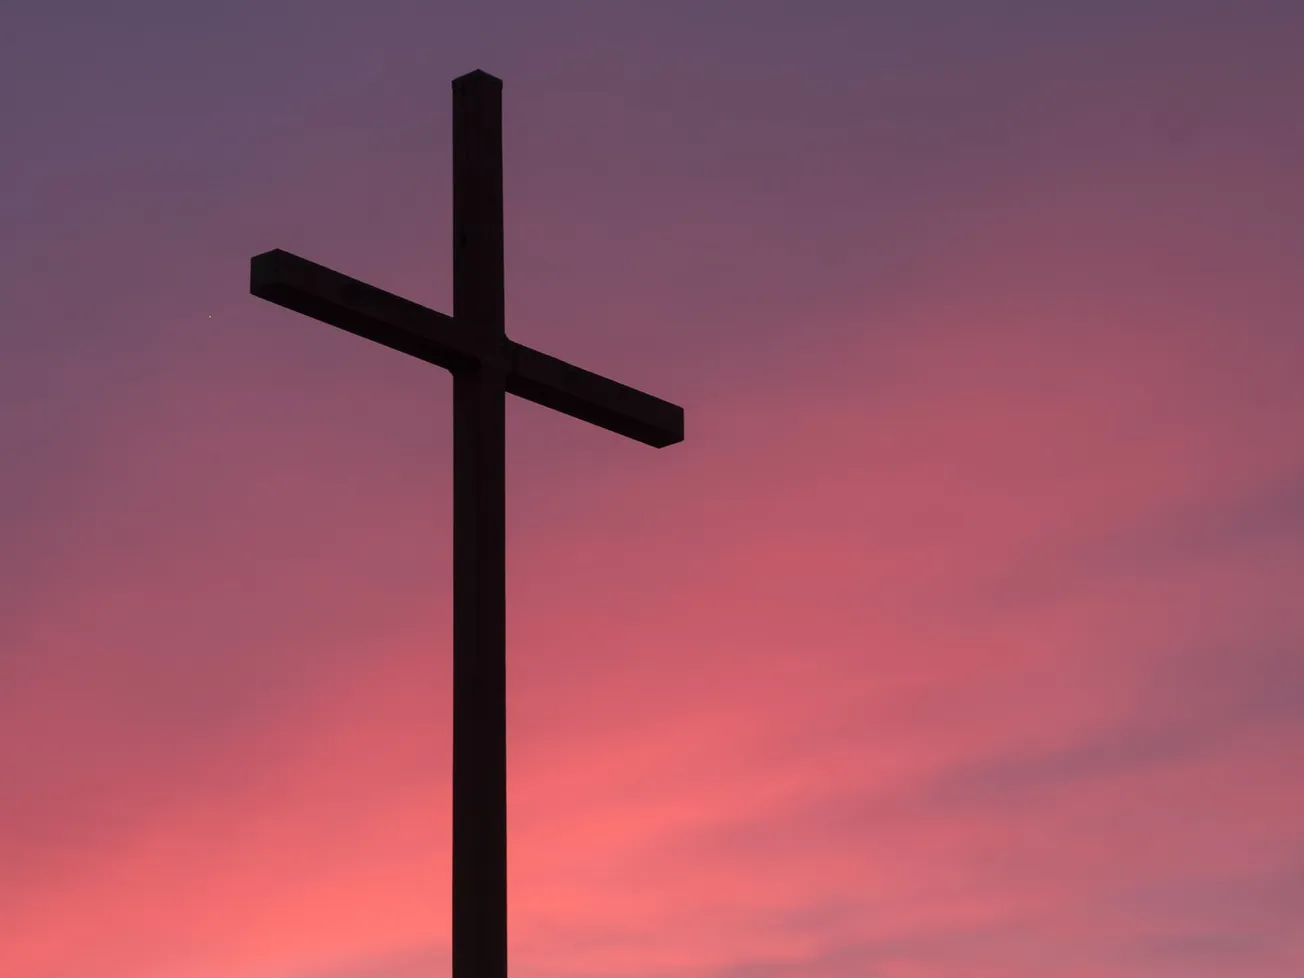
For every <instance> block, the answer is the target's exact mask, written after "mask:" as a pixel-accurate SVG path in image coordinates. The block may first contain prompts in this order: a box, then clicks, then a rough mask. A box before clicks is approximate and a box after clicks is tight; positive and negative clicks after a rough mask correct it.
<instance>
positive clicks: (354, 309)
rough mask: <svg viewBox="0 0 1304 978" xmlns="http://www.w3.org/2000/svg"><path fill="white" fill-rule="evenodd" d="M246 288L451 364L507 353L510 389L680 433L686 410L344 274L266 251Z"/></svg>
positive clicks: (658, 441) (595, 416) (640, 434)
mask: <svg viewBox="0 0 1304 978" xmlns="http://www.w3.org/2000/svg"><path fill="white" fill-rule="evenodd" d="M249 291H250V292H251V293H253V294H254V295H256V296H258V297H259V298H260V299H266V300H268V301H269V302H274V303H276V304H277V305H278V306H284V307H285V308H286V309H291V310H293V311H295V312H298V313H302V314H303V315H305V316H311V317H312V318H313V319H317V320H320V321H321V322H324V323H327V324H329V325H331V326H336V327H338V328H339V329H343V330H346V331H347V332H350V333H354V334H356V335H358V336H362V337H364V338H366V339H369V340H373V341H374V342H376V343H380V344H381V345H383V346H388V347H390V348H391V349H394V350H398V351H399V352H400V353H406V354H408V355H410V356H414V357H416V358H417V359H419V360H424V361H426V362H427V363H433V364H435V365H436V366H440V367H444V368H445V369H447V370H450V371H461V370H474V369H476V368H477V367H478V366H479V365H481V364H485V363H493V362H496V361H498V360H499V359H500V358H502V359H504V360H505V366H506V370H507V392H508V393H509V394H515V395H516V396H517V397H521V398H524V399H525V400H527V401H533V402H534V403H535V404H540V405H542V406H543V407H547V408H552V409H553V410H554V411H560V412H561V413H563V414H567V415H570V416H571V417H572V418H578V419H579V420H581V421H587V422H589V423H590V424H594V425H597V426H598V427H600V428H606V429H607V430H608V431H614V432H615V433H616V434H618V435H624V436H625V437H627V438H632V439H634V440H635V441H639V442H642V443H643V444H645V445H652V446H653V447H655V448H664V447H666V446H667V445H674V444H676V443H678V442H681V441H683V440H684V409H683V408H681V407H680V406H679V405H677V404H671V403H670V402H669V401H663V400H661V398H659V397H653V396H652V395H651V394H645V393H643V392H642V391H640V390H635V389H634V388H633V387H627V386H626V385H624V384H620V383H617V382H616V381H614V380H609V379H608V378H606V377H603V376H601V375H600V374H595V373H592V372H591V371H588V370H584V369H583V368H581V367H576V366H574V365H573V364H569V363H567V362H566V361H564V360H558V359H557V358H556V357H551V356H548V354H546V353H540V352H539V351H538V350H534V349H531V348H530V347H528V346H524V345H522V344H520V343H516V342H514V341H512V340H506V341H505V345H504V346H498V345H497V344H495V342H494V337H493V334H492V333H491V332H489V331H487V330H486V331H481V330H478V329H476V328H475V326H474V325H473V324H469V323H463V322H459V321H458V320H456V319H454V318H453V317H452V316H446V315H444V314H443V313H441V312H436V311H435V310H433V309H428V308H426V307H425V306H422V305H419V304H418V303H415V302H412V301H410V300H408V299H404V298H402V297H400V296H397V295H394V294H392V293H390V292H385V291H383V290H382V289H377V288H375V287H373V286H370V285H367V284H366V283H365V282H359V281H358V280H357V279H352V278H349V277H348V276H347V275H341V274H340V273H339V272H336V271H332V270H331V269H329V268H326V267H325V266H324V265H318V264H316V263H315V262H310V261H308V260H307V259H304V258H300V257H298V256H297V255H292V254H290V253H289V252H288V251H281V250H279V249H277V250H275V251H267V252H264V253H263V254H261V255H255V256H254V258H253V259H252V261H251V262H250V276H249Z"/></svg>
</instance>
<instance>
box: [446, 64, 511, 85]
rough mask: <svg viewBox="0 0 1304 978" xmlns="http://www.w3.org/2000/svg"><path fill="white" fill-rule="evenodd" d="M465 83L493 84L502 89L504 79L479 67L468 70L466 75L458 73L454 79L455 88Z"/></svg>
mask: <svg viewBox="0 0 1304 978" xmlns="http://www.w3.org/2000/svg"><path fill="white" fill-rule="evenodd" d="M463 85H492V86H494V87H495V88H498V89H501V88H502V87H503V80H502V79H501V78H498V77H497V76H495V75H491V74H489V72H487V71H481V70H480V69H479V68H477V69H475V71H468V72H467V73H466V74H465V75H458V76H457V77H456V78H454V79H453V87H454V88H461V87H462V86H463Z"/></svg>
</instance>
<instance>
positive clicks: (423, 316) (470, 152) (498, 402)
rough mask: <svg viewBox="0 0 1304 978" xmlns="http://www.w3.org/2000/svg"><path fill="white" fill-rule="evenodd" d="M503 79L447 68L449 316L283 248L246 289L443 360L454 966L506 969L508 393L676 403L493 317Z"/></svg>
mask: <svg viewBox="0 0 1304 978" xmlns="http://www.w3.org/2000/svg"><path fill="white" fill-rule="evenodd" d="M502 145H503V140H502V82H501V81H500V80H499V79H497V78H495V77H493V76H492V75H489V74H486V73H485V72H483V71H473V72H471V73H470V74H467V75H463V76H461V77H460V78H456V79H454V80H453V315H452V317H451V318H450V317H449V316H445V315H443V314H442V313H438V312H435V311H434V310H432V309H427V308H425V307H424V306H420V305H417V304H416V303H415V302H409V301H408V300H407V299H402V298H400V297H399V296H396V295H392V294H390V293H388V292H383V291H381V290H380V289H376V288H373V287H372V286H370V285H366V284H364V283H362V282H359V281H357V280H355V279H351V278H348V277H347V276H344V275H341V274H339V273H338V272H334V271H331V270H330V269H329V268H324V267H322V266H321V265H316V264H314V263H312V262H310V261H305V260H304V259H302V258H298V257H296V256H295V255H291V254H289V253H288V252H285V251H268V252H265V253H264V254H261V255H258V256H256V257H255V258H254V259H253V260H252V262H251V268H250V272H251V275H250V284H249V291H250V292H252V293H253V294H254V295H256V296H258V297H259V298H262V299H267V300H269V301H271V302H275V303H276V304H277V305H281V306H284V307H285V308H287V309H292V310H294V311H295V312H301V313H303V314H304V315H307V316H312V317H313V318H314V319H320V320H321V321H322V322H324V323H329V324H330V325H332V326H338V327H339V328H340V329H344V330H348V331H349V332H350V333H356V334H358V335H359V336H364V337H366V338H367V339H370V340H375V341H376V342H378V343H382V344H384V345H385V346H388V347H392V348H393V349H395V350H399V351H400V352H403V353H407V354H410V355H412V356H414V357H417V358H418V359H421V360H425V361H426V362H428V363H433V364H435V365H437V366H440V367H444V368H446V369H448V370H449V371H451V372H452V374H453V976H454V978H506V975H507V737H506V668H505V652H506V638H505V636H506V627H505V618H506V601H505V597H504V585H505V580H504V579H505V573H504V571H505V563H506V560H505V557H506V554H505V533H504V485H503V474H504V466H503V449H504V439H503V414H504V408H505V400H506V398H505V395H506V394H509V393H510V394H515V395H517V396H518V397H523V398H525V399H526V400H529V401H534V402H535V403H536V404H542V405H543V406H544V407H550V408H552V409H554V410H556V411H561V412H562V413H563V414H569V415H570V416H571V417H574V418H579V419H580V420H582V421H588V422H591V423H592V424H596V425H599V426H601V427H603V428H607V429H608V430H610V431H614V432H616V433H617V434H621V435H625V436H627V437H629V438H633V439H634V440H636V441H641V442H643V443H644V444H646V445H652V446H655V447H657V448H663V447H665V446H666V445H673V444H675V443H676V442H680V441H683V438H684V411H683V408H681V407H678V406H677V405H674V404H671V403H669V402H668V401H663V400H661V399H660V398H656V397H652V396H651V395H650V394H644V393H642V392H641V391H637V390H634V389H633V388H632V387H626V386H625V385H624V384H618V383H616V382H615V381H614V380H608V379H607V378H606V377H601V376H599V375H598V374H594V373H590V372H589V371H587V370H582V369H580V368H579V367H575V366H572V365H571V364H569V363H565V362H564V361H562V360H558V359H556V358H554V357H550V356H548V355H547V354H546V353H540V352H539V351H538V350H532V349H530V348H529V347H528V346H522V345H521V344H520V343H516V342H514V341H512V340H510V339H508V338H507V336H506V335H505V334H504V331H503V329H504V325H503V159H502Z"/></svg>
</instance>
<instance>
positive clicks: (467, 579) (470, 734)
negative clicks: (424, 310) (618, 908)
mask: <svg viewBox="0 0 1304 978" xmlns="http://www.w3.org/2000/svg"><path fill="white" fill-rule="evenodd" d="M503 307H504V295H503V156H502V82H501V81H500V80H499V79H497V78H495V77H494V76H492V75H489V74H486V73H485V72H483V71H473V72H471V73H470V74H467V75H462V76H461V77H460V78H456V79H454V80H453V317H454V319H456V320H459V321H461V322H465V323H468V324H470V325H472V326H474V327H475V328H476V329H478V330H484V331H492V333H493V338H494V340H495V342H496V343H498V344H504V343H505V342H506V339H505V333H504V325H505V324H504V318H503ZM503 362H504V361H503V358H502V357H494V358H491V359H484V360H481V361H480V362H479V364H478V365H476V366H475V367H473V368H468V369H461V370H456V371H454V373H453V874H452V875H453V894H452V896H453V935H452V937H453V955H452V956H453V978H506V976H507V710H506V696H505V693H506V678H507V670H506V613H507V608H506V595H505V591H506V547H505V543H506V532H505V515H506V514H505V495H506V492H505V485H504V448H505V445H504V412H505V401H506V371H505V369H504V366H503Z"/></svg>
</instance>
